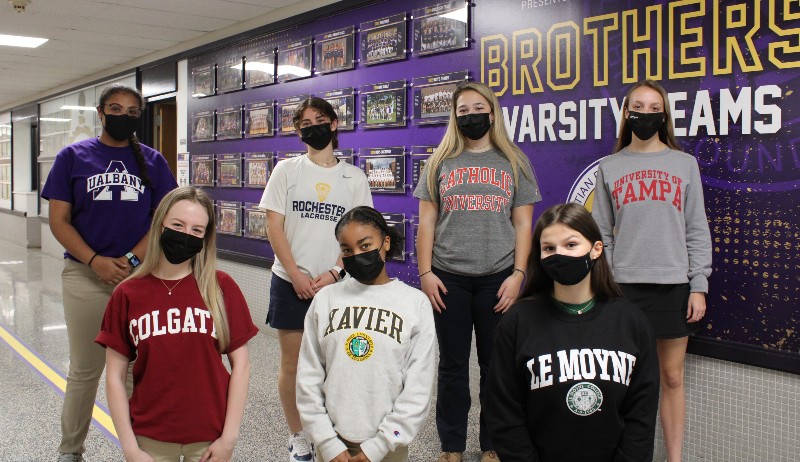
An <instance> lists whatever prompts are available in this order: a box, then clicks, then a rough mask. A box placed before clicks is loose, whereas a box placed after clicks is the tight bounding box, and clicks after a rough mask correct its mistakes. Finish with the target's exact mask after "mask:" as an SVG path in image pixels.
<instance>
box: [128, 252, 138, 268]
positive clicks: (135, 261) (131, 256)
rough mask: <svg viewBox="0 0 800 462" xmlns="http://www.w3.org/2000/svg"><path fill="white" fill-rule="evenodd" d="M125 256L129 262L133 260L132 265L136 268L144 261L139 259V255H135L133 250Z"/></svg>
mask: <svg viewBox="0 0 800 462" xmlns="http://www.w3.org/2000/svg"><path fill="white" fill-rule="evenodd" d="M125 257H126V258H127V259H128V261H129V262H131V266H132V267H134V268H136V267H137V266H139V265H140V264H141V263H142V262H141V261H139V257H137V256H136V255H134V254H133V252H128V253H126V254H125Z"/></svg>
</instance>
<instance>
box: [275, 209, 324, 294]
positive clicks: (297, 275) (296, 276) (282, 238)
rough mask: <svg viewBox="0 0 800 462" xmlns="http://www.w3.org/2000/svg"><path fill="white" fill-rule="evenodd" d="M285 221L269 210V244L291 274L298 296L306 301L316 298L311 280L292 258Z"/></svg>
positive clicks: (281, 215) (279, 215)
mask: <svg viewBox="0 0 800 462" xmlns="http://www.w3.org/2000/svg"><path fill="white" fill-rule="evenodd" d="M284 219H285V217H284V215H283V214H281V213H278V212H275V211H272V210H267V237H268V238H269V243H270V244H271V245H272V250H273V252H275V255H277V256H278V259H279V260H280V261H281V264H282V265H283V267H284V268H285V269H286V272H287V273H288V274H289V278H291V280H292V286H294V291H295V292H297V296H298V297H300V298H301V299H304V300H305V299H309V298H314V289H313V287H312V280H311V278H310V277H309V276H308V275H307V274H304V273H303V272H302V271H300V268H298V267H297V263H295V261H294V256H292V247H291V245H290V244H289V239H287V238H286V233H285V232H284V231H283V222H284Z"/></svg>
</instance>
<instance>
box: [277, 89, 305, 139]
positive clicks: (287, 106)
mask: <svg viewBox="0 0 800 462" xmlns="http://www.w3.org/2000/svg"><path fill="white" fill-rule="evenodd" d="M307 98H308V95H298V96H290V97H289V98H284V99H282V100H281V101H280V102H279V103H278V115H279V116H280V119H279V125H278V133H280V134H281V135H294V134H295V131H296V130H295V128H294V122H292V119H294V110H295V109H297V106H299V105H300V104H301V103H302V102H303V101H305V100H306V99H307Z"/></svg>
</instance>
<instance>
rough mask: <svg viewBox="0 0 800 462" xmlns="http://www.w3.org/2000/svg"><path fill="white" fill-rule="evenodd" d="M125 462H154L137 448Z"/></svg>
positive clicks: (129, 454)
mask: <svg viewBox="0 0 800 462" xmlns="http://www.w3.org/2000/svg"><path fill="white" fill-rule="evenodd" d="M95 260H97V258H95ZM92 263H94V262H92ZM125 462H155V459H153V457H152V456H151V455H150V454H148V453H146V452H144V451H142V450H141V449H139V447H138V446H137V447H136V449H134V450H133V451H131V452H130V453H127V452H126V453H125Z"/></svg>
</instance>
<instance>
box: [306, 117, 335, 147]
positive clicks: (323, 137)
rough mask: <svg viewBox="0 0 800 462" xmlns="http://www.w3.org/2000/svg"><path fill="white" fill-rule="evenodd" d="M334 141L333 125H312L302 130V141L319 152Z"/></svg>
mask: <svg viewBox="0 0 800 462" xmlns="http://www.w3.org/2000/svg"><path fill="white" fill-rule="evenodd" d="M331 139H333V132H332V131H331V124H319V125H310V126H308V127H303V128H301V129H300V140H302V141H303V143H305V144H307V145H309V146H311V147H312V148H314V149H316V150H317V151H321V150H322V149H325V147H326V146H328V143H330V142H331Z"/></svg>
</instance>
